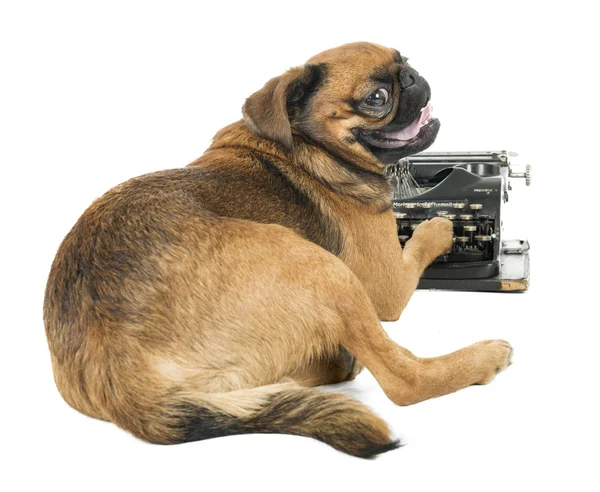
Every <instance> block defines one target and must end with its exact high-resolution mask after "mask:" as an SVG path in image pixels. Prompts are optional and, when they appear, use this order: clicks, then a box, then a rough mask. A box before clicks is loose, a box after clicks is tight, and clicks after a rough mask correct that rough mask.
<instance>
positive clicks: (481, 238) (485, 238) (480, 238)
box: [475, 236, 492, 243]
mask: <svg viewBox="0 0 600 492" xmlns="http://www.w3.org/2000/svg"><path fill="white" fill-rule="evenodd" d="M491 240H492V236H475V241H481V242H482V243H486V242H489V241H491Z"/></svg>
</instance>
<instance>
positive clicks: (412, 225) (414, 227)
mask: <svg viewBox="0 0 600 492" xmlns="http://www.w3.org/2000/svg"><path fill="white" fill-rule="evenodd" d="M419 224H420V222H419ZM419 224H411V225H410V228H411V229H412V230H413V231H414V230H415V229H416V228H417V227H419Z"/></svg>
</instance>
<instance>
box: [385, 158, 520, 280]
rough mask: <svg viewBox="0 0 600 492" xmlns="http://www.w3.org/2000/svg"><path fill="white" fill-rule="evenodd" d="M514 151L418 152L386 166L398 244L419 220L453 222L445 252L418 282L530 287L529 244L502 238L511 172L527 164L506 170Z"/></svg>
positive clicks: (513, 173)
mask: <svg viewBox="0 0 600 492" xmlns="http://www.w3.org/2000/svg"><path fill="white" fill-rule="evenodd" d="M514 156H516V154H513V153H508V152H506V151H500V152H423V153H421V154H417V155H414V156H411V157H408V158H405V159H401V160H400V161H399V162H398V163H397V164H395V165H394V166H391V167H390V168H389V169H388V178H389V180H390V182H391V184H392V205H393V210H394V215H395V217H396V223H397V226H398V239H399V241H400V243H401V244H402V245H403V246H404V244H405V243H406V242H407V241H409V240H410V238H411V236H412V233H413V231H414V229H415V228H416V227H417V226H418V225H419V224H420V223H421V222H422V221H424V220H427V219H431V218H433V217H436V216H437V217H445V218H447V219H448V220H451V221H452V223H453V224H454V246H453V248H452V250H451V251H450V252H449V253H448V254H446V255H444V256H442V257H439V258H437V259H436V261H435V262H434V263H433V264H432V265H431V266H430V267H429V268H427V270H425V272H424V274H423V276H422V277H421V281H420V283H419V288H429V289H431V288H438V289H450V290H474V291H524V290H527V288H528V285H529V244H528V243H527V241H525V240H512V241H506V240H504V239H503V238H502V222H501V208H502V204H503V203H505V202H507V201H508V192H509V191H510V190H511V187H510V178H524V179H525V181H526V184H527V185H528V186H529V184H530V181H531V169H530V166H527V167H526V168H525V170H524V172H514V171H513V170H512V169H511V163H510V158H511V157H514Z"/></svg>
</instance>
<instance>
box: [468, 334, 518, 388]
mask: <svg viewBox="0 0 600 492" xmlns="http://www.w3.org/2000/svg"><path fill="white" fill-rule="evenodd" d="M472 348H473V349H474V350H475V357H474V359H475V360H474V363H475V364H476V367H477V372H478V373H479V374H478V375H477V378H476V381H475V383H474V384H488V383H490V382H491V381H492V380H493V379H494V378H495V377H496V375H497V374H498V373H500V372H502V371H503V370H504V369H506V368H507V367H508V366H510V365H511V364H512V356H513V348H512V347H511V346H510V344H509V343H508V342H506V341H504V340H486V341H483V342H478V343H476V344H474V345H472Z"/></svg>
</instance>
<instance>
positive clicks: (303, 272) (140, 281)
mask: <svg viewBox="0 0 600 492" xmlns="http://www.w3.org/2000/svg"><path fill="white" fill-rule="evenodd" d="M398 60H399V57H398V55H397V52H395V51H394V50H389V49H387V48H383V47H380V46H376V45H370V44H366V43H356V44H352V45H346V46H343V47H341V48H337V49H335V50H330V51H326V52H324V53H322V54H321V55H318V56H317V57H315V58H313V59H311V60H309V63H308V64H307V65H306V66H304V67H299V68H295V69H292V70H290V71H289V72H287V73H286V74H284V75H283V76H281V77H277V78H275V79H272V80H271V81H269V82H268V83H267V84H266V85H265V87H264V88H263V89H261V90H260V91H258V92H257V93H256V94H254V95H253V96H251V97H250V98H249V99H248V100H247V102H246V104H245V105H244V110H243V113H244V121H240V122H237V123H234V124H232V125H230V126H228V127H226V128H224V129H223V130H221V131H220V132H219V133H218V134H217V135H216V137H215V139H214V141H213V143H212V145H211V147H210V148H209V149H208V150H207V152H206V153H205V154H204V155H203V156H202V157H201V158H199V159H198V160H196V161H195V162H194V163H192V164H191V165H190V167H187V168H184V169H173V170H169V171H163V172H158V173H152V174H148V175H145V176H141V177H138V178H134V179H131V180H129V181H127V182H126V183H123V184H121V185H119V186H117V187H115V188H113V189H112V190H110V191H109V192H108V193H106V194H105V195H104V196H103V197H101V198H100V199H98V200H96V201H95V202H94V203H93V204H92V205H91V206H90V208H89V209H88V210H87V211H86V212H85V213H84V214H83V216H82V217H81V218H80V219H79V221H78V222H77V223H76V224H75V226H74V227H73V229H72V230H71V232H69V234H68V235H67V237H66V238H65V240H64V242H63V243H62V245H61V246H60V248H59V251H58V253H57V255H56V258H55V260H54V263H53V265H52V269H51V272H50V277H49V280H48V285H47V290H46V299H45V304H44V321H45V325H46V332H47V336H48V342H49V346H50V351H51V355H52V365H53V369H54V374H55V379H56V383H57V386H58V389H59V391H60V392H61V394H62V395H63V397H64V398H65V400H66V401H67V402H68V403H69V404H70V405H71V406H73V407H74V408H76V409H77V410H79V411H81V412H82V413H84V414H86V415H89V416H92V417H96V418H99V419H104V420H109V421H111V422H114V423H115V424H117V425H119V426H120V427H122V428H124V429H126V430H128V431H130V432H131V433H133V434H134V435H136V436H138V437H141V438H143V439H146V440H148V441H150V442H156V443H176V442H185V441H191V440H198V439H205V438H209V437H216V436H221V435H228V434H236V433H244V432H283V433H290V434H298V435H305V436H311V437H314V438H316V439H320V440H322V441H324V442H327V443H328V444H331V445H332V446H334V447H336V448H337V449H340V450H342V451H344V452H347V453H350V454H353V455H356V456H362V457H369V456H373V455H375V454H377V453H380V452H384V451H386V450H389V449H393V448H394V447H396V446H397V442H395V441H393V439H392V438H391V437H390V432H389V430H388V428H387V425H386V424H385V423H384V422H383V421H382V420H381V419H380V418H379V417H377V416H376V415H375V414H373V413H372V412H371V411H370V410H368V409H367V408H366V407H365V406H364V405H362V404H360V403H358V402H356V401H354V400H352V399H350V398H349V397H347V396H344V395H335V394H327V393H323V392H321V391H319V390H318V389H314V388H313V386H318V385H320V384H327V383H335V382H340V381H344V380H348V379H352V378H353V377H355V376H356V374H357V373H358V371H359V370H360V368H361V365H364V366H366V367H367V368H368V369H369V370H370V371H371V372H372V373H373V375H374V376H375V378H377V380H378V382H379V383H380V384H381V386H382V388H383V389H384V391H385V393H386V394H387V395H388V396H389V397H390V399H392V401H394V402H395V403H397V404H400V405H408V404H411V403H415V402H418V401H421V400H424V399H427V398H432V397H436V396H440V395H443V394H446V393H450V392H452V391H456V390H458V389H460V388H463V387H465V386H468V385H471V384H480V383H486V382H489V381H490V380H491V379H492V378H493V377H494V375H495V374H496V373H497V372H498V371H500V370H502V369H504V368H505V367H506V366H507V365H508V364H509V362H510V354H511V352H512V349H511V348H510V346H509V345H508V344H507V343H506V342H503V341H487V342H480V343H479V344H475V345H472V346H470V347H467V348H465V349H462V350H460V351H458V352H455V353H453V354H449V355H446V356H443V357H438V358H433V359H421V358H418V357H416V356H414V355H413V354H411V353H410V352H409V351H408V350H406V349H404V348H402V347H400V346H398V345H397V344H395V343H394V342H393V341H391V340H390V339H389V338H388V337H387V335H386V334H385V332H384V330H383V329H382V327H381V325H380V322H379V321H380V320H395V319H398V317H399V316H400V314H401V312H402V310H403V309H404V307H405V306H406V304H407V302H408V300H409V298H410V296H411V294H412V292H413V291H414V289H415V288H416V285H417V282H418V279H419V276H420V275H421V273H422V272H423V270H424V269H425V268H426V267H427V266H428V265H429V263H430V262H431V261H433V260H434V259H435V258H436V257H437V256H438V255H439V254H441V253H443V252H444V251H445V250H447V249H448V248H449V247H450V245H451V241H452V239H451V238H452V230H451V225H450V223H449V222H448V221H446V220H443V219H433V220H431V221H429V222H426V223H424V224H422V225H421V226H419V228H417V230H416V231H415V233H414V236H413V238H412V239H411V240H410V241H409V242H408V243H407V245H406V247H405V249H404V251H403V250H402V248H401V247H400V244H399V242H398V238H397V235H396V226H395V221H394V217H393V214H392V212H391V204H390V198H389V189H388V185H387V182H386V180H385V179H384V177H383V172H384V169H385V166H384V164H382V163H381V162H379V161H378V160H377V159H376V158H375V157H374V155H373V154H371V153H370V152H369V151H368V150H367V149H366V148H365V147H363V146H362V145H361V144H360V143H359V142H357V141H356V139H355V138H353V133H352V129H353V128H355V127H361V128H378V127H381V126H383V125H384V124H387V123H388V122H389V121H390V119H391V118H392V117H393V114H390V115H389V116H388V117H386V118H384V119H383V120H377V119H373V118H369V117H366V116H364V115H359V114H357V113H356V112H355V111H353V109H352V107H351V105H350V104H349V103H348V101H349V100H351V99H352V98H357V97H361V95H364V93H365V91H368V90H369V87H370V86H371V85H372V84H373V82H372V81H371V79H370V73H371V72H372V70H373V69H375V68H381V67H388V68H390V69H392V68H393V67H394V66H396V65H397V64H398ZM397 107H398V101H395V102H394V111H392V113H395V111H396V110H397ZM350 354H351V355H350Z"/></svg>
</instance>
